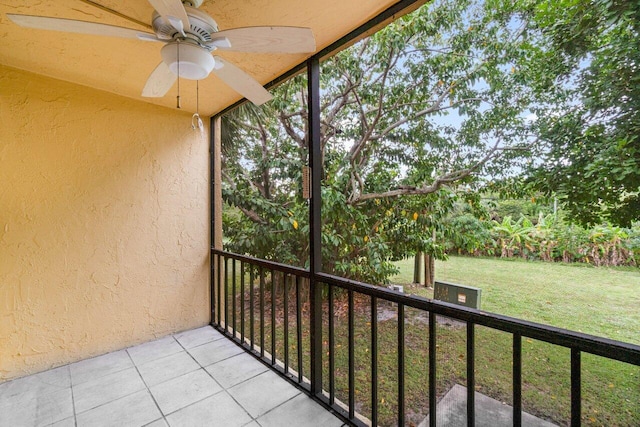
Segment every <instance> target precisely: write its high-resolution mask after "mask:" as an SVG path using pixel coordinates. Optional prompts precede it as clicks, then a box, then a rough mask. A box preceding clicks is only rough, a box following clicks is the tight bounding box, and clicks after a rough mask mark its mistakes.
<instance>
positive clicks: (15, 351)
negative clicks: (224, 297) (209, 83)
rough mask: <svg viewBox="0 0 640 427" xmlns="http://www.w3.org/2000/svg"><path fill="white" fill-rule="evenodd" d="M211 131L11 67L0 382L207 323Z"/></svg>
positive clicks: (5, 96)
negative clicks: (201, 132)
mask: <svg viewBox="0 0 640 427" xmlns="http://www.w3.org/2000/svg"><path fill="white" fill-rule="evenodd" d="M95 72H100V70H99V69H96V70H95ZM201 95H202V94H201ZM207 133H208V131H205V133H204V134H202V135H201V134H200V132H198V131H193V130H192V129H191V116H190V114H185V113H182V112H179V111H176V110H171V109H167V108H163V107H158V106H152V105H149V104H145V103H143V102H140V101H135V100H131V99H127V98H123V97H119V96H116V95H113V94H109V93H106V92H101V91H97V90H94V89H90V88H86V87H82V86H78V85H74V84H70V83H66V82H62V81H59V80H54V79H51V78H47V77H42V76H39V75H36V74H31V73H27V72H23V71H19V70H16V69H12V68H7V67H3V66H0V382H1V381H3V380H6V379H9V378H14V377H20V376H23V375H27V374H30V373H34V372H38V371H41V370H44V369H48V368H50V367H53V366H58V365H62V364H65V363H69V362H73V361H76V360H80V359H83V358H87V357H90V356H94V355H98V354H103V353H106V352H109V351H112V350H116V349H120V348H124V347H126V346H129V345H133V344H136V343H139V342H143V341H146V340H150V339H153V338H155V337H158V336H162V335H166V334H168V333H171V332H174V331H179V330H184V329H189V328H193V327H197V326H200V325H204V324H206V323H208V321H209V313H208V280H209V277H208V270H209V249H208V248H209V237H208V236H209V225H208V224H209V219H208V218H209V212H208V206H209V205H208V200H209V190H208V175H209V173H208V146H209V142H208V138H207V137H206V136H205V135H206V134H207Z"/></svg>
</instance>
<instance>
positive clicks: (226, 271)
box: [224, 258, 229, 332]
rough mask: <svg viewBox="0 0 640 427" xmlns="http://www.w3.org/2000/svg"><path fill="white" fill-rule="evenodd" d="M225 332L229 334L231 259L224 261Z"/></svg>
mask: <svg viewBox="0 0 640 427" xmlns="http://www.w3.org/2000/svg"><path fill="white" fill-rule="evenodd" d="M224 330H225V332H229V258H225V259H224Z"/></svg>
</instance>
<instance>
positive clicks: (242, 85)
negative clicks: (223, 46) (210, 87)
mask: <svg viewBox="0 0 640 427" xmlns="http://www.w3.org/2000/svg"><path fill="white" fill-rule="evenodd" d="M213 58H214V59H215V60H216V66H215V68H214V69H213V72H214V73H215V74H216V76H218V77H219V78H220V79H221V80H222V81H223V82H225V83H226V84H227V85H229V87H231V88H232V89H233V90H235V91H236V92H238V93H239V94H240V95H242V96H244V97H245V98H247V99H248V100H249V101H251V102H253V103H254V104H256V105H262V104H264V103H265V102H267V101H270V100H271V99H272V98H273V96H271V94H270V93H269V92H268V91H267V90H266V89H265V88H263V87H262V85H261V84H260V83H258V82H257V81H256V80H255V79H254V78H253V77H251V76H250V75H249V74H247V73H245V72H244V71H242V70H241V69H240V68H238V67H236V66H235V65H233V64H232V63H230V62H227V61H226V60H225V59H224V58H221V57H219V56H214V57H213Z"/></svg>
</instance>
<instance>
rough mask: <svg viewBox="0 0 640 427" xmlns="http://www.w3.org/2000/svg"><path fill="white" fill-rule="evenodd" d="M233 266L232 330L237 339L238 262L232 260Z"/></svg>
mask: <svg viewBox="0 0 640 427" xmlns="http://www.w3.org/2000/svg"><path fill="white" fill-rule="evenodd" d="M231 261H232V264H231V286H232V291H231V292H232V296H231V302H232V304H233V305H232V308H231V330H232V332H233V337H234V338H235V337H236V329H237V326H236V325H237V324H236V291H237V289H236V260H235V259H232V260H231Z"/></svg>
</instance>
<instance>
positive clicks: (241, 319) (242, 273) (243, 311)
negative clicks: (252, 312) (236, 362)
mask: <svg viewBox="0 0 640 427" xmlns="http://www.w3.org/2000/svg"><path fill="white" fill-rule="evenodd" d="M244 287H245V286H244V261H241V262H240V295H241V296H240V341H242V345H244V326H245V323H244V316H245V307H244V305H245V304H244V299H245V296H244Z"/></svg>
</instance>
